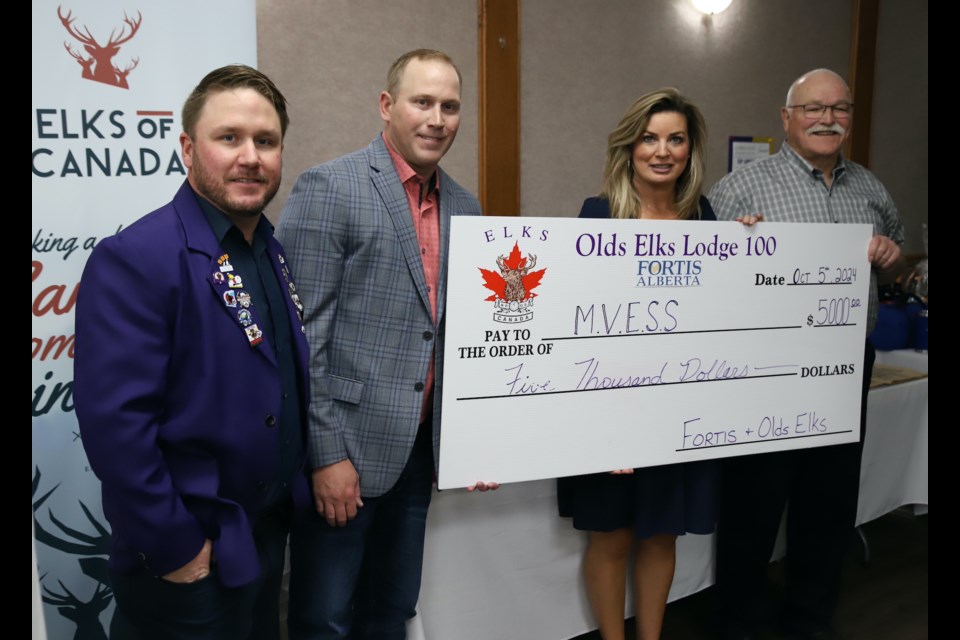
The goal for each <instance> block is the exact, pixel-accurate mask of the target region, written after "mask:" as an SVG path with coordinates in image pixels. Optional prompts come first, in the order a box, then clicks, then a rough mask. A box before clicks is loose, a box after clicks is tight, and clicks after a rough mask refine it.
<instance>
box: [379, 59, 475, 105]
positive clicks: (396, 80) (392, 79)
mask: <svg viewBox="0 0 960 640" xmlns="http://www.w3.org/2000/svg"><path fill="white" fill-rule="evenodd" d="M411 60H427V61H430V60H433V61H436V62H443V63H446V64H448V65H450V66H451V67H453V70H454V71H456V72H457V81H458V82H459V83H460V87H461V89H462V88H463V76H462V75H461V74H460V67H458V66H457V65H456V63H455V62H454V61H453V58H451V57H450V56H448V55H447V54H445V53H444V52H443V51H437V50H436V49H414V50H413V51H407V52H406V53H405V54H403V55H402V56H400V57H399V58H397V59H396V60H395V61H394V63H393V64H392V65H390V70H389V71H388V72H387V93H389V94H390V95H391V97H393V98H396V97H397V87H398V86H400V80H402V79H403V72H404V71H406V69H407V64H409V62H410V61H411Z"/></svg>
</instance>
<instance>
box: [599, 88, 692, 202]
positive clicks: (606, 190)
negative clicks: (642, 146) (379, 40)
mask: <svg viewBox="0 0 960 640" xmlns="http://www.w3.org/2000/svg"><path fill="white" fill-rule="evenodd" d="M655 113H679V114H680V115H682V116H683V117H684V118H686V120H687V137H688V139H689V141H690V159H689V161H688V162H687V166H686V168H685V169H684V170H683V173H682V174H680V177H679V178H678V179H677V185H676V206H677V214H678V215H679V216H680V218H682V219H687V218H692V217H694V216H695V215H696V214H697V213H698V212H699V211H700V190H701V188H702V187H703V174H704V173H705V171H706V141H707V125H706V123H705V122H704V120H703V115H702V114H701V113H700V110H699V109H697V107H696V106H695V105H694V104H693V103H692V102H690V101H689V100H688V99H687V98H686V97H684V96H683V95H681V94H680V92H679V91H677V90H676V89H674V88H672V87H665V88H663V89H658V90H657V91H654V92H652V93H648V94H646V95H643V96H640V97H639V98H637V100H636V101H635V102H634V103H633V104H632V105H630V108H629V109H627V112H626V113H625V114H624V115H623V118H621V119H620V123H619V124H618V125H617V127H616V129H614V130H613V131H611V132H610V135H609V136H608V137H607V159H606V162H605V163H604V165H603V188H602V190H601V191H600V196H601V197H603V198H606V199H607V200H608V201H609V202H610V217H611V218H634V217H636V215H637V212H638V211H639V210H640V196H638V195H637V192H636V190H635V189H634V188H633V165H632V163H631V162H630V159H631V158H632V156H633V146H634V143H635V142H636V141H637V139H638V138H639V137H640V135H641V134H642V133H643V132H644V131H646V129H647V126H648V125H649V124H650V118H651V116H653V114H655Z"/></svg>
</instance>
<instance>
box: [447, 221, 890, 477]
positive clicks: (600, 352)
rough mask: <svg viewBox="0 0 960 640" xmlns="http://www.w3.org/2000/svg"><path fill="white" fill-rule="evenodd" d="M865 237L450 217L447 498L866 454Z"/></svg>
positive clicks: (840, 231) (823, 230) (780, 229)
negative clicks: (671, 470) (521, 484)
mask: <svg viewBox="0 0 960 640" xmlns="http://www.w3.org/2000/svg"><path fill="white" fill-rule="evenodd" d="M870 235H871V229H870V227H869V225H826V224H771V223H760V224H758V225H756V226H754V227H752V228H746V227H743V226H742V225H740V224H738V223H732V222H693V221H690V222H650V221H637V220H631V221H626V220H577V219H570V218H536V219H531V218H523V219H521V218H499V219H493V218H467V217H457V218H454V219H453V226H452V228H451V237H450V267H449V269H450V271H449V284H448V294H447V312H446V313H447V319H446V351H445V354H444V363H445V364H444V367H445V370H444V379H443V387H444V388H443V435H442V439H441V443H440V474H439V487H440V488H441V489H446V488H452V487H463V486H467V485H470V484H473V483H474V482H476V481H477V480H484V481H490V482H501V483H503V482H516V481H523V480H534V479H538V478H550V477H558V476H566V475H575V474H582V473H591V472H601V471H610V470H613V469H623V468H630V467H643V466H652V465H659V464H666V463H672V462H684V461H689V460H700V459H705V458H716V457H726V456H734V455H744V454H751V453H759V452H764V451H774V450H782V449H792V448H801V447H814V446H823V445H831V444H838V443H843V442H853V441H856V440H857V439H859V424H860V390H861V382H862V373H863V372H862V370H861V369H862V363H863V349H864V340H865V335H866V319H867V301H868V295H867V294H868V290H869V289H868V287H869V283H870V266H869V264H868V263H867V244H868V243H869V240H870Z"/></svg>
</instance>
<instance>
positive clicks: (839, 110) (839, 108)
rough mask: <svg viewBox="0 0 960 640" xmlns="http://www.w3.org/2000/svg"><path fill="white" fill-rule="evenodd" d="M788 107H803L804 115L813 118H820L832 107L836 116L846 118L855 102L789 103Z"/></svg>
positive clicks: (840, 118)
mask: <svg viewBox="0 0 960 640" xmlns="http://www.w3.org/2000/svg"><path fill="white" fill-rule="evenodd" d="M787 109H803V115H805V116H806V117H807V118H810V119H811V120H813V119H817V120H819V119H820V118H822V117H823V114H824V113H826V112H827V109H830V110H831V111H833V117H834V118H837V119H838V120H845V119H847V118H849V117H850V113H851V112H852V111H853V104H852V103H849V102H841V103H840V104H792V105H787Z"/></svg>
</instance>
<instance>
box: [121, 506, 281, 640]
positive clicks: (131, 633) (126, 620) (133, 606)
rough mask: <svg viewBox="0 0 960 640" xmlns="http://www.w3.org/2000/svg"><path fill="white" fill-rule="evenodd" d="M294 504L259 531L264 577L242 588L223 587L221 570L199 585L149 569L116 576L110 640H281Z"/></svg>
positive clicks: (260, 524)
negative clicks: (286, 553) (283, 589)
mask: <svg viewBox="0 0 960 640" xmlns="http://www.w3.org/2000/svg"><path fill="white" fill-rule="evenodd" d="M291 515H292V506H291V505H290V504H289V500H287V502H286V503H285V504H284V505H283V506H282V507H278V508H275V509H273V510H271V511H270V512H268V513H265V514H264V515H263V517H261V518H260V519H259V520H258V521H257V522H256V524H255V526H254V532H253V536H254V540H255V542H256V544H257V558H258V560H259V561H260V577H259V578H258V579H257V580H255V581H254V582H252V583H250V584H248V585H244V586H242V587H236V588H227V587H225V586H223V585H222V584H221V583H220V580H219V578H218V576H217V565H216V563H214V564H213V565H212V566H211V572H210V575H209V576H208V577H206V578H204V579H203V580H200V581H198V582H192V583H190V584H175V583H172V582H168V581H166V580H164V579H162V578H158V577H156V576H154V575H152V574H151V573H150V572H149V571H147V570H146V569H143V570H140V571H137V572H135V573H133V574H130V575H111V576H110V580H111V582H112V585H113V592H114V596H115V598H116V601H117V609H116V611H115V613H114V615H113V620H112V622H111V625H110V638H111V640H242V639H244V638H248V639H249V640H279V638H280V582H281V580H282V579H283V560H284V551H285V549H286V544H287V533H288V532H289V530H290V521H291Z"/></svg>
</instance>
